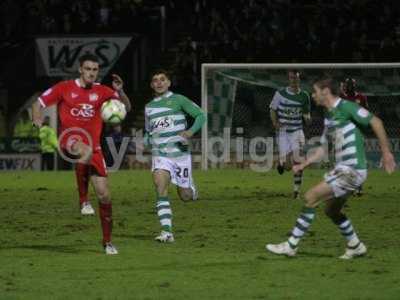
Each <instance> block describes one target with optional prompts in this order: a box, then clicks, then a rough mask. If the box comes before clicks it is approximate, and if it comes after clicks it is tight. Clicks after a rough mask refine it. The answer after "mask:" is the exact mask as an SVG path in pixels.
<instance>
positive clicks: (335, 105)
mask: <svg viewBox="0 0 400 300" xmlns="http://www.w3.org/2000/svg"><path fill="white" fill-rule="evenodd" d="M340 101H342V98H337V99H336V101H335V103H334V104H333V108H336V107H338V105H339V103H340Z"/></svg>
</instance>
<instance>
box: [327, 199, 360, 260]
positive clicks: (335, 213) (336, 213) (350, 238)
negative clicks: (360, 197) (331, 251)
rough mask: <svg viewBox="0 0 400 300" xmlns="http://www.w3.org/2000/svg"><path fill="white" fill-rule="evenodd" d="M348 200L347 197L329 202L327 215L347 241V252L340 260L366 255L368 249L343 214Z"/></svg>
mask: <svg viewBox="0 0 400 300" xmlns="http://www.w3.org/2000/svg"><path fill="white" fill-rule="evenodd" d="M346 200H347V198H346V197H343V198H332V199H329V200H327V202H326V207H325V214H326V215H327V216H328V217H329V218H330V219H331V220H332V222H333V223H334V224H336V225H337V226H338V229H339V231H340V232H341V234H342V235H343V237H344V238H345V239H346V240H347V247H346V251H345V253H344V254H343V255H342V256H340V258H342V259H351V258H354V257H357V256H363V255H365V254H366V253H367V247H365V245H364V244H363V243H362V242H361V241H360V239H359V238H358V236H357V234H356V232H355V230H354V228H353V225H352V223H351V221H350V220H349V219H348V218H347V217H346V215H345V214H344V213H343V212H342V209H343V206H344V204H345V203H346Z"/></svg>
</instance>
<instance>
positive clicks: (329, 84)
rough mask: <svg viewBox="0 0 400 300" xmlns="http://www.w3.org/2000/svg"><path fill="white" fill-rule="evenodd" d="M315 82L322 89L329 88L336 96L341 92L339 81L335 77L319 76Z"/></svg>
mask: <svg viewBox="0 0 400 300" xmlns="http://www.w3.org/2000/svg"><path fill="white" fill-rule="evenodd" d="M314 84H315V85H316V86H318V87H319V88H320V89H324V88H328V89H329V90H330V91H331V94H332V95H334V96H339V94H340V86H339V81H337V80H335V79H334V78H333V77H330V76H323V77H319V78H317V79H316V80H315V81H314Z"/></svg>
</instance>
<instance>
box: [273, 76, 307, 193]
mask: <svg viewBox="0 0 400 300" xmlns="http://www.w3.org/2000/svg"><path fill="white" fill-rule="evenodd" d="M287 75H288V80H289V86H287V87H286V88H283V89H281V90H278V91H276V92H275V94H274V97H273V98H272V101H271V104H270V106H269V108H270V114H271V121H272V125H273V126H274V128H275V130H276V138H277V141H278V148H279V162H278V167H277V170H278V172H279V174H283V172H284V170H285V169H286V170H288V171H289V170H291V168H292V166H293V165H294V164H298V163H300V162H301V161H302V160H303V148H304V145H305V137H304V131H303V120H304V122H305V124H306V125H309V124H310V123H311V114H310V96H309V94H308V93H307V92H306V91H304V90H302V89H301V88H300V72H299V71H296V70H288V72H287ZM302 182H303V172H302V171H299V172H295V173H293V197H294V198H295V199H298V198H299V197H300V187H301V184H302Z"/></svg>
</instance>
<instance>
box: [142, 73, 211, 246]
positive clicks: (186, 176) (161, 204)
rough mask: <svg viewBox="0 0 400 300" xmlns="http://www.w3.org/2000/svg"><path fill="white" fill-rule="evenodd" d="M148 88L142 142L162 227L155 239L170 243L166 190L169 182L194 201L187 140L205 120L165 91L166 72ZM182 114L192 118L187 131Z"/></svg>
mask: <svg viewBox="0 0 400 300" xmlns="http://www.w3.org/2000/svg"><path fill="white" fill-rule="evenodd" d="M150 86H151V88H152V89H153V91H154V96H155V98H153V99H152V100H151V101H150V102H149V103H147V105H146V107H145V122H146V124H145V125H146V126H145V127H146V134H145V143H146V144H148V145H150V146H151V151H152V168H151V170H152V172H153V182H154V185H155V188H156V193H157V215H158V218H159V220H160V223H161V227H162V231H161V234H160V235H159V236H157V237H156V238H155V239H156V240H157V241H159V242H173V241H174V236H173V233H172V210H171V204H170V200H169V198H168V187H169V184H170V182H172V183H173V184H175V185H177V190H178V195H179V197H180V198H181V199H182V200H183V201H190V200H196V198H197V191H196V188H195V185H194V182H193V177H192V157H191V154H190V151H189V147H188V139H189V138H191V137H192V136H193V134H195V133H196V132H197V131H199V130H200V128H201V127H202V126H203V124H204V122H205V120H206V117H205V113H204V112H203V111H202V110H201V108H200V107H199V106H197V105H196V104H195V103H193V102H192V101H190V100H189V99H188V98H186V97H185V96H182V95H179V94H175V93H173V92H171V91H170V90H169V88H170V86H171V80H170V76H169V74H168V72H167V71H165V70H157V71H155V72H153V74H152V77H151V83H150ZM186 114H187V115H190V116H191V117H192V118H194V123H193V125H192V126H191V127H190V128H189V129H188V128H187V121H186V116H185V115H186Z"/></svg>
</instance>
